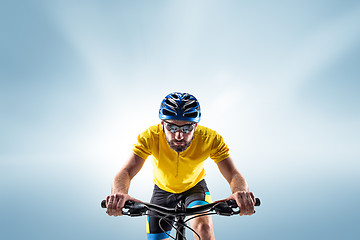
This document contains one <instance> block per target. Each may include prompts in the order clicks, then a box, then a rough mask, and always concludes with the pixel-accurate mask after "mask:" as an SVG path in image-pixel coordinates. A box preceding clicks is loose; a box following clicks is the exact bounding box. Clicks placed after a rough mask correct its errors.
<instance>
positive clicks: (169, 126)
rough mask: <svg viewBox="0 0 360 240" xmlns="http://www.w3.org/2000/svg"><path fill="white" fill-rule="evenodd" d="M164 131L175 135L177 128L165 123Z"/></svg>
mask: <svg viewBox="0 0 360 240" xmlns="http://www.w3.org/2000/svg"><path fill="white" fill-rule="evenodd" d="M166 129H167V130H168V131H170V132H172V133H176V132H177V131H178V130H179V127H178V126H176V125H173V124H170V123H166Z"/></svg>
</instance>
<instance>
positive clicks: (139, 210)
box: [122, 200, 147, 217]
mask: <svg viewBox="0 0 360 240" xmlns="http://www.w3.org/2000/svg"><path fill="white" fill-rule="evenodd" d="M124 209H125V210H124ZM126 210H127V211H126ZM146 211H147V207H146V206H145V205H144V204H142V203H140V202H135V201H131V200H129V201H126V202H125V205H124V208H123V210H122V214H123V215H127V216H130V217H139V216H143V215H145V213H146Z"/></svg>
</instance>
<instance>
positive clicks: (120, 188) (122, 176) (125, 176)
mask: <svg viewBox="0 0 360 240" xmlns="http://www.w3.org/2000/svg"><path fill="white" fill-rule="evenodd" d="M130 181H131V178H130V175H129V173H128V172H126V171H120V172H119V173H118V174H116V176H115V178H114V182H113V184H112V186H111V193H112V194H115V193H125V194H128V191H129V187H130Z"/></svg>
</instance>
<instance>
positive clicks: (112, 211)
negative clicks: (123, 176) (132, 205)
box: [106, 193, 140, 217]
mask: <svg viewBox="0 0 360 240" xmlns="http://www.w3.org/2000/svg"><path fill="white" fill-rule="evenodd" d="M128 200H132V201H137V202H140V201H139V200H137V199H135V198H132V197H131V196H129V195H128V194H124V193H116V194H111V195H109V196H107V197H106V208H107V210H106V213H107V214H108V215H109V216H115V217H116V216H121V215H123V214H122V209H123V207H124V205H125V202H126V201H128Z"/></svg>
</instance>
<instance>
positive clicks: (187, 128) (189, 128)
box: [180, 124, 194, 133]
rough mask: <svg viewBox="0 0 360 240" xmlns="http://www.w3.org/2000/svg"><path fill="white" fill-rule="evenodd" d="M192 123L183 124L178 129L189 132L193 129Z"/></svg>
mask: <svg viewBox="0 0 360 240" xmlns="http://www.w3.org/2000/svg"><path fill="white" fill-rule="evenodd" d="M193 128H194V127H193V125H192V124H191V125H185V126H182V127H181V128H180V129H181V131H182V132H183V133H189V132H191V131H192V130H193Z"/></svg>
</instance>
